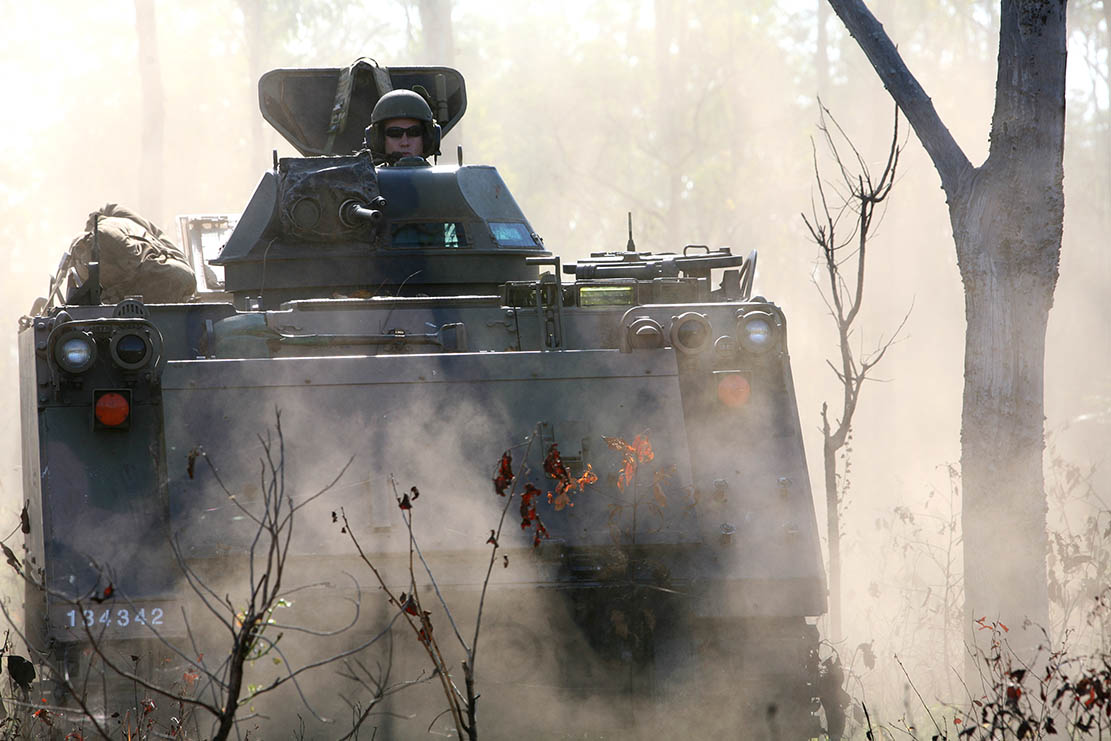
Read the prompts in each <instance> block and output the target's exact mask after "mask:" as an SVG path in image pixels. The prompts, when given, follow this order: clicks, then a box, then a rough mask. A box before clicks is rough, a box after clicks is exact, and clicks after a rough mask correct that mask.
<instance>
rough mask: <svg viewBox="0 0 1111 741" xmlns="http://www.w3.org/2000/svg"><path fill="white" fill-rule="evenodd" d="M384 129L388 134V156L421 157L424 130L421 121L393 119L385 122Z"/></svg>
mask: <svg viewBox="0 0 1111 741" xmlns="http://www.w3.org/2000/svg"><path fill="white" fill-rule="evenodd" d="M383 129H385V133H386V154H401V155H402V156H406V155H416V156H417V157H420V156H421V153H422V151H423V150H424V140H423V139H422V138H421V134H422V133H423V131H424V129H423V127H422V126H421V122H420V121H418V120H417V119H415V118H391V119H389V120H388V121H386V122H385V126H383Z"/></svg>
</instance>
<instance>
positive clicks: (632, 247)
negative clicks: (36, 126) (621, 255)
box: [625, 211, 637, 252]
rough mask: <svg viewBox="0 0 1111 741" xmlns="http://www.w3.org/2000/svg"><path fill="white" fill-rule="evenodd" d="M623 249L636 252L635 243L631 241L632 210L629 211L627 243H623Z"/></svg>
mask: <svg viewBox="0 0 1111 741" xmlns="http://www.w3.org/2000/svg"><path fill="white" fill-rule="evenodd" d="M625 251H626V252H636V251H637V246H636V243H635V242H633V212H632V211H630V212H629V243H628V244H627V245H625Z"/></svg>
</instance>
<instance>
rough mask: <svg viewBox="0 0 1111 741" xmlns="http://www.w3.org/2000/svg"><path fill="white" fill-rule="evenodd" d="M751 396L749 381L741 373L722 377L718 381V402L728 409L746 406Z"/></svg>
mask: <svg viewBox="0 0 1111 741" xmlns="http://www.w3.org/2000/svg"><path fill="white" fill-rule="evenodd" d="M751 394H752V387H751V386H750V385H749V384H748V379H747V378H745V377H744V376H742V375H741V374H739V373H729V374H725V375H722V377H721V380H719V381H718V401H720V402H721V403H722V404H724V405H725V406H727V407H739V406H744V405H745V404H746V403H747V402H748V397H749V396H750V395H751Z"/></svg>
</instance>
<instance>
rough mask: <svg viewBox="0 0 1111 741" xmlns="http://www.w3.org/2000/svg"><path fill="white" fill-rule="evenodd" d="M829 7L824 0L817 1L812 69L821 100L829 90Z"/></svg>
mask: <svg viewBox="0 0 1111 741" xmlns="http://www.w3.org/2000/svg"><path fill="white" fill-rule="evenodd" d="M828 26H829V6H828V5H826V0H818V45H817V49H816V50H815V52H814V67H815V69H816V71H817V85H818V97H819V98H822V97H824V96H825V94H826V92H828V90H829V39H828V36H827V33H826V32H827V31H828Z"/></svg>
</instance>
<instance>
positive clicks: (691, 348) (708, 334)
mask: <svg viewBox="0 0 1111 741" xmlns="http://www.w3.org/2000/svg"><path fill="white" fill-rule="evenodd" d="M713 336H714V335H713V328H711V327H710V320H709V319H707V318H706V316H705V315H704V314H699V313H697V312H694V311H688V312H686V313H685V314H680V315H679V316H677V317H675V318H674V319H672V320H671V344H672V346H673V347H675V349H676V350H678V351H679V352H683V353H687V354H688V355H690V354H693V353H697V352H702V351H703V350H705V349H706V348H707V347H709V346H710V341H711V340H712V339H713Z"/></svg>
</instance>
